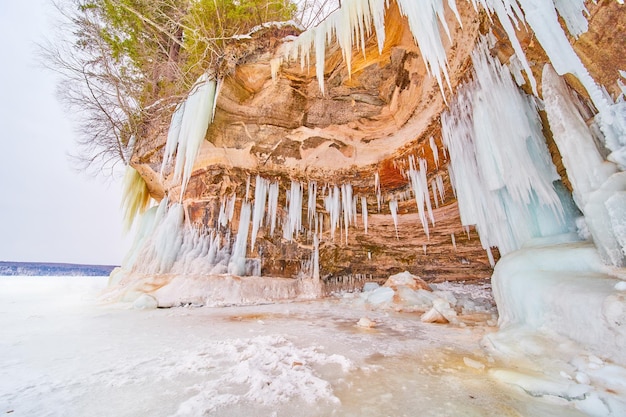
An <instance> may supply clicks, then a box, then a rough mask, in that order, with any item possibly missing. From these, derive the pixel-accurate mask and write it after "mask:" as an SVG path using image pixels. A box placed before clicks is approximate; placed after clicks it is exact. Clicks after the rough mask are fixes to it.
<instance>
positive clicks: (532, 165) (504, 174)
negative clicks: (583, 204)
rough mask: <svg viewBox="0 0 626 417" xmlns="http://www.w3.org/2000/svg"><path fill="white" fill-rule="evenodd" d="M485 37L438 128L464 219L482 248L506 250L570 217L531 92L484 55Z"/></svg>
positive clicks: (564, 225) (556, 229)
mask: <svg viewBox="0 0 626 417" xmlns="http://www.w3.org/2000/svg"><path fill="white" fill-rule="evenodd" d="M490 42H492V38H491V37H490V36H487V37H484V38H483V39H482V40H481V41H480V42H479V44H478V45H477V46H476V49H475V50H474V52H473V53H472V61H473V63H474V77H473V78H474V80H473V81H471V82H468V83H467V84H465V85H464V86H462V87H460V88H459V89H458V90H457V95H456V97H455V99H454V101H453V102H452V103H451V106H450V109H449V110H447V111H445V112H444V113H443V114H442V117H441V120H442V134H443V139H444V143H445V145H446V147H447V148H448V151H449V155H450V168H451V171H452V173H453V175H451V180H452V181H453V186H454V189H455V190H456V195H457V198H458V202H459V211H460V215H461V221H462V223H463V225H465V226H469V225H476V228H477V230H478V232H479V235H480V239H481V242H482V245H483V247H484V248H485V249H488V248H489V247H493V246H496V247H498V248H499V249H500V253H501V254H506V253H509V252H511V251H513V250H516V249H518V248H520V247H521V246H522V244H523V243H524V242H526V241H528V240H529V239H531V238H533V237H540V236H548V235H552V234H558V233H565V232H568V231H570V230H571V229H572V228H573V219H571V218H570V214H571V211H570V210H569V209H568V208H569V207H570V205H569V204H568V201H567V200H568V197H567V195H566V194H565V193H562V192H561V195H559V192H557V190H558V189H560V187H557V188H555V184H553V182H555V181H557V180H558V179H559V176H558V174H557V173H556V170H555V168H554V165H553V163H552V160H551V159H550V154H549V152H548V149H547V147H546V144H545V138H544V137H543V133H542V127H541V121H540V119H539V115H538V113H537V109H536V106H535V104H534V102H533V99H532V97H529V96H526V95H525V94H524V93H522V92H521V91H520V90H519V88H518V87H517V85H516V84H515V82H514V81H513V79H512V77H511V74H510V73H509V71H508V69H507V68H506V66H503V65H501V64H500V63H499V62H498V61H497V60H496V59H494V58H493V57H491V55H490V54H489V50H488V49H489V43H490ZM562 199H563V202H562ZM563 203H565V205H566V207H567V209H566V208H564V207H563Z"/></svg>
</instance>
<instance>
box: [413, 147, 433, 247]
mask: <svg viewBox="0 0 626 417" xmlns="http://www.w3.org/2000/svg"><path fill="white" fill-rule="evenodd" d="M418 161H419V162H418V163H419V169H418V168H417V167H416V164H415V158H414V157H413V155H411V156H410V157H409V170H408V171H407V173H406V174H407V176H408V177H409V179H410V181H411V188H412V189H413V195H414V197H415V203H416V204H417V211H418V213H419V218H420V222H421V223H422V227H423V228H424V233H426V237H430V232H429V228H428V220H427V218H426V214H428V217H429V218H430V221H431V223H432V224H433V226H434V225H435V217H434V215H433V209H432V206H431V204H430V193H429V191H428V181H427V180H426V173H427V172H428V169H427V167H426V160H425V159H423V158H418ZM424 210H426V211H424Z"/></svg>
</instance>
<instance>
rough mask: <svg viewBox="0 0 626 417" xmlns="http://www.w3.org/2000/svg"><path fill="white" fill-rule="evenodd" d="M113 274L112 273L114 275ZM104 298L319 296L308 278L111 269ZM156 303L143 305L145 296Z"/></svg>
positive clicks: (203, 302)
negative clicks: (150, 302) (141, 272)
mask: <svg viewBox="0 0 626 417" xmlns="http://www.w3.org/2000/svg"><path fill="white" fill-rule="evenodd" d="M114 274H115V275H114ZM114 274H112V277H111V278H110V279H109V288H108V290H107V291H106V293H105V294H104V295H103V297H102V300H103V301H109V302H130V303H133V304H134V305H136V306H135V308H141V309H143V308H156V307H157V306H158V307H177V306H183V305H193V306H212V307H217V306H231V305H251V304H260V303H267V302H274V301H282V300H294V299H310V298H315V297H319V294H320V292H319V291H320V290H319V288H320V287H319V285H316V282H313V280H311V279H290V278H274V277H257V276H244V277H240V276H236V275H230V274H224V275H176V274H160V275H140V274H128V275H126V274H125V272H124V271H123V270H119V271H117V272H115V271H114ZM147 297H148V298H149V299H151V300H154V301H155V302H156V305H154V306H151V307H145V306H144V305H145V304H146V303H145V302H144V301H145V300H147V299H148V298H147Z"/></svg>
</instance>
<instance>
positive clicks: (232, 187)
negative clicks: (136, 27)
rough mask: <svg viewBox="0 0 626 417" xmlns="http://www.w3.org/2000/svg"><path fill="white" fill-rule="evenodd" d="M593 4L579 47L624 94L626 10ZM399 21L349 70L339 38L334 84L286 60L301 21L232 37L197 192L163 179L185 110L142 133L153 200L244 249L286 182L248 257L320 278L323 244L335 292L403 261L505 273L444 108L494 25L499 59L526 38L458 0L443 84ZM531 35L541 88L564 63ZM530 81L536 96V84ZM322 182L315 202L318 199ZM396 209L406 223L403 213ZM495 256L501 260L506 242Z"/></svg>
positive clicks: (393, 19) (439, 269)
mask: <svg viewBox="0 0 626 417" xmlns="http://www.w3.org/2000/svg"><path fill="white" fill-rule="evenodd" d="M587 7H588V10H589V16H588V19H587V20H588V22H589V30H588V31H587V32H586V33H584V34H582V35H581V36H580V37H578V38H577V39H576V38H574V37H571V36H570V43H571V44H572V45H573V47H574V50H575V51H576V53H577V54H578V55H579V56H580V57H581V59H582V61H583V62H584V64H585V66H586V68H587V69H588V70H589V72H590V74H591V75H592V77H593V78H594V79H595V80H596V81H597V82H598V83H599V84H601V85H603V86H605V87H606V89H607V90H608V92H609V94H611V95H612V96H613V97H616V96H617V95H618V94H619V93H620V90H619V86H618V85H617V83H616V80H617V79H618V78H619V73H618V71H617V70H618V69H626V54H625V53H624V52H625V50H624V39H623V33H624V30H625V29H626V17H625V16H626V14H625V13H624V8H623V6H621V5H619V4H618V3H617V2H615V1H609V0H604V1H599V2H598V3H597V4H592V3H589V4H587ZM384 19H385V24H384V28H385V40H384V45H383V46H382V50H380V51H379V47H378V44H377V42H378V39H377V37H376V35H375V34H373V33H372V34H370V35H369V36H368V37H367V39H366V40H365V51H364V52H363V51H361V50H359V49H357V48H354V49H353V51H352V57H351V63H350V68H348V66H347V64H346V59H345V57H344V56H343V54H342V50H341V49H340V48H339V47H338V46H332V45H334V44H331V46H329V47H327V49H326V51H325V61H324V68H323V74H324V80H323V85H324V92H322V91H321V90H320V84H319V82H318V79H317V78H316V76H315V74H316V68H315V60H313V59H312V60H311V62H310V63H305V65H303V66H302V65H301V62H299V61H298V60H287V59H283V57H284V48H285V45H286V44H288V43H289V42H291V41H292V39H293V36H294V35H298V33H299V31H298V30H297V29H295V28H293V27H289V26H282V27H268V28H265V29H263V30H260V31H257V32H255V33H254V34H253V35H252V36H251V38H250V39H242V40H240V41H239V42H237V43H236V44H233V45H232V47H231V49H230V51H229V55H228V57H227V58H228V59H226V60H225V63H224V65H223V67H222V68H221V69H220V71H221V73H220V77H221V78H222V85H221V90H220V92H219V96H218V98H217V102H216V110H215V117H214V120H213V122H212V123H211V124H210V126H209V128H208V130H207V133H206V136H205V140H204V141H203V142H202V144H201V146H200V149H199V152H198V155H197V158H196V160H195V163H194V165H193V171H192V173H191V177H190V180H189V183H188V185H187V187H186V189H185V190H184V195H183V196H182V197H181V196H180V193H181V184H180V182H179V181H177V180H175V179H174V175H173V173H172V171H173V167H172V166H171V164H170V165H168V166H166V167H165V170H164V172H163V175H162V174H161V172H160V171H161V166H162V161H163V153H164V150H163V149H164V147H165V143H166V140H167V135H168V128H169V125H170V117H171V114H172V111H173V108H167V109H162V110H161V111H160V112H159V113H158V114H155V117H154V119H152V120H149V122H148V123H147V125H146V129H145V136H143V137H141V138H138V140H137V145H136V147H135V151H134V154H133V155H132V160H131V165H132V167H134V168H135V169H136V170H137V171H138V173H139V174H140V175H141V177H142V178H143V180H145V183H146V185H147V189H148V191H149V194H150V196H151V197H152V198H154V199H155V200H157V201H160V200H162V199H163V198H164V197H165V196H167V197H168V198H169V200H170V201H179V200H180V201H182V202H183V204H184V211H185V219H186V221H187V222H189V223H190V224H192V225H193V226H194V227H195V228H196V229H197V230H210V231H220V233H221V234H220V236H221V239H222V240H223V243H222V246H224V245H229V244H233V241H234V237H235V235H236V233H237V230H238V227H239V216H240V213H241V211H242V210H241V209H242V204H243V203H244V202H245V201H250V202H254V198H255V197H254V196H255V191H256V190H255V188H256V187H255V184H258V183H257V182H256V181H255V179H256V178H257V176H259V178H261V179H263V180H266V181H267V182H268V183H277V184H278V187H279V192H278V207H277V210H278V213H277V218H278V219H279V220H278V226H277V231H276V232H275V233H273V234H271V233H270V230H269V229H270V228H269V225H267V224H266V226H265V227H261V228H260V229H259V230H258V235H257V238H256V244H255V245H254V248H252V245H250V244H249V245H248V246H247V251H246V258H249V259H256V260H257V261H258V263H259V264H260V273H261V274H262V275H264V276H273V277H285V278H295V277H298V276H300V275H302V274H310V273H312V271H313V267H312V266H311V265H310V264H311V262H312V260H313V259H314V257H315V252H316V251H315V248H316V247H319V272H317V271H316V273H319V277H320V279H321V281H322V283H323V285H324V286H325V288H326V290H327V291H328V290H332V289H335V288H343V289H350V288H354V287H358V286H360V285H361V283H362V281H363V280H384V279H385V278H387V277H388V276H389V275H391V274H393V273H397V272H401V271H404V270H408V271H410V272H411V273H413V274H415V275H418V276H421V277H422V278H424V279H426V280H429V281H443V280H472V279H484V278H488V277H489V276H490V274H491V271H492V269H491V268H492V265H490V261H489V258H488V255H487V253H486V251H485V249H484V248H483V246H482V245H481V241H480V239H479V236H478V234H477V232H476V230H475V229H474V228H473V227H464V226H463V225H462V222H461V219H460V216H459V210H458V207H457V201H456V195H455V192H454V190H453V188H452V185H451V181H450V175H449V170H448V163H449V155H448V153H447V152H446V149H445V147H444V146H443V140H442V131H441V130H442V128H441V113H442V112H443V111H444V110H445V109H447V108H448V104H449V103H450V101H451V100H452V99H453V97H454V95H455V92H456V90H457V88H458V87H459V85H460V84H461V83H463V82H465V81H468V78H470V77H471V66H472V61H471V58H470V54H471V52H472V50H473V49H474V47H475V45H476V43H477V40H478V37H479V36H480V35H481V34H486V33H489V32H490V31H491V32H492V33H493V34H494V35H495V38H496V40H497V42H496V43H495V45H494V46H493V47H492V49H491V54H492V55H493V56H496V57H497V58H498V59H499V60H500V62H502V63H503V64H509V62H510V59H511V57H512V56H513V55H514V48H513V46H512V44H511V40H510V39H509V37H508V36H507V34H506V30H505V28H503V27H502V26H501V24H500V22H499V21H498V20H497V19H496V18H495V17H494V16H493V15H491V16H490V15H488V14H487V12H485V11H484V10H483V9H478V10H476V9H475V8H474V7H473V6H472V4H471V3H470V2H468V1H460V2H458V19H460V22H461V24H459V22H458V20H457V16H456V13H455V10H451V9H449V8H447V9H446V10H445V20H446V21H447V24H448V27H449V28H450V31H451V33H450V38H448V37H447V36H443V37H442V38H443V41H444V47H445V52H446V55H447V73H448V75H449V82H446V81H444V82H442V83H441V87H440V84H439V83H438V82H437V79H436V78H435V77H434V76H432V75H434V74H429V69H428V67H427V64H426V63H425V61H424V59H423V54H422V52H421V51H420V48H419V47H418V46H417V45H416V42H415V40H414V37H413V34H412V32H411V30H410V27H409V24H408V22H407V19H406V18H405V17H404V16H403V15H402V14H401V13H400V10H399V8H398V6H397V4H396V3H395V2H390V5H389V7H388V9H387V10H386V13H385V17H384ZM562 24H563V27H565V22H562ZM442 32H443V29H442ZM517 39H519V42H520V45H521V47H522V49H523V51H524V53H525V54H526V57H527V60H528V62H529V63H530V69H531V70H532V73H533V75H534V78H535V79H536V80H537V86H538V94H539V96H541V75H542V68H543V66H544V64H545V63H546V62H548V61H549V60H548V58H547V56H546V53H545V52H544V50H543V49H542V47H541V45H540V44H539V42H537V40H536V39H535V36H534V33H533V32H532V31H531V30H530V29H529V28H528V27H527V26H524V25H520V26H519V28H518V30H517ZM318 72H319V70H318ZM566 79H567V81H568V83H569V85H570V87H571V88H572V89H573V90H574V91H576V93H577V94H578V96H579V97H580V98H581V99H582V100H583V102H585V103H586V104H587V106H588V108H589V112H588V114H589V116H588V117H590V116H591V115H592V114H593V110H592V109H593V105H592V103H591V101H590V100H589V97H588V93H587V91H586V90H585V89H584V87H583V86H582V85H581V84H580V82H579V81H578V80H577V79H576V78H575V77H573V76H567V77H566ZM526 81H528V76H527V75H526ZM522 88H524V89H525V90H526V92H527V93H529V94H532V88H531V87H530V84H529V82H526V83H525V84H524V85H523V86H522ZM442 91H443V94H442ZM540 114H541V115H542V118H543V120H544V127H545V134H546V137H547V141H548V145H549V149H550V152H551V156H552V159H553V161H554V163H555V165H556V167H557V169H558V172H559V174H560V175H561V178H562V180H563V183H564V184H565V185H566V186H568V187H569V182H568V178H567V174H566V172H565V170H564V168H563V164H562V163H561V157H560V155H559V151H558V149H557V147H556V146H555V145H554V142H553V141H552V140H551V134H550V129H549V128H548V126H547V121H546V118H545V115H544V114H543V113H542V112H540ZM411 157H413V158H418V159H421V160H424V161H425V164H426V174H425V178H426V184H427V188H428V190H429V191H428V192H429V198H430V200H431V201H430V204H431V205H432V212H433V217H434V219H433V220H434V222H432V221H431V220H428V223H429V230H428V235H427V233H426V230H425V227H424V226H423V225H422V223H421V222H420V219H419V215H418V208H417V207H416V201H415V198H414V197H415V196H414V193H413V192H412V188H411V185H412V184H411V179H410V178H409V174H408V172H409V170H410V168H411V166H410V165H411V162H410V161H411ZM294 182H296V183H298V184H300V186H301V187H302V188H301V189H299V190H298V192H299V193H301V194H300V195H301V197H299V198H301V199H302V200H304V203H302V207H301V214H302V221H301V223H302V224H301V226H300V225H298V227H297V228H296V230H295V233H291V234H289V233H288V234H287V235H285V233H282V232H281V230H282V229H284V228H286V227H287V226H286V225H283V224H282V223H283V221H284V220H283V219H285V218H286V217H288V211H289V206H290V204H295V203H294V202H293V199H294V197H293V194H291V196H290V197H288V195H289V194H290V192H291V190H293V185H292V184H293V183H294ZM335 187H337V188H335ZM342 187H343V188H342ZM335 189H337V190H341V194H340V196H341V197H338V198H344V197H345V196H347V202H346V203H345V204H344V206H349V207H350V210H348V211H350V213H348V214H346V212H347V211H346V209H345V208H344V212H341V213H342V214H341V219H340V220H339V224H338V225H337V227H336V228H334V227H333V224H332V219H331V217H332V216H331V214H332V213H330V212H329V209H328V207H329V206H328V204H326V203H325V198H326V197H328V196H331V200H332V197H333V192H334V190H335ZM313 190H315V191H316V193H315V195H314V197H312V198H314V201H313V203H310V204H312V205H309V206H308V207H307V204H306V202H307V198H308V196H310V195H313ZM233 196H235V200H234V201H235V203H234V209H233V212H234V217H233V219H232V221H229V222H226V224H224V223H223V222H221V221H220V211H222V212H224V207H225V206H226V205H227V202H228V200H229V199H230V198H232V197H233ZM263 198H265V194H264V195H263ZM289 199H291V200H292V201H288V200H289ZM390 202H391V203H392V205H391V206H390ZM394 202H395V203H394ZM362 203H365V208H366V209H365V211H366V212H367V215H366V216H367V220H366V222H365V219H364V217H365V215H364V214H363V213H364V211H363V210H364V209H363V207H362ZM395 204H397V217H396V219H397V224H394V216H392V211H394V210H395V206H394V205H395ZM311 210H313V212H314V213H315V215H314V216H313V215H311V214H310V213H311ZM263 216H264V217H265V214H263ZM346 223H347V225H346ZM366 224H367V229H366V226H365V225H366ZM229 231H230V234H229ZM314 236H315V237H314ZM493 254H494V257H495V259H496V260H497V258H498V254H497V249H496V248H494V249H493ZM256 272H257V273H258V270H256Z"/></svg>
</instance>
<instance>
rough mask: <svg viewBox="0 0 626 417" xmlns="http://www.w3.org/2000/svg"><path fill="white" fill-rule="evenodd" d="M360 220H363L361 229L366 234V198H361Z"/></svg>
mask: <svg viewBox="0 0 626 417" xmlns="http://www.w3.org/2000/svg"><path fill="white" fill-rule="evenodd" d="M361 218H362V219H363V228H364V229H365V234H367V198H366V197H361Z"/></svg>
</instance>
